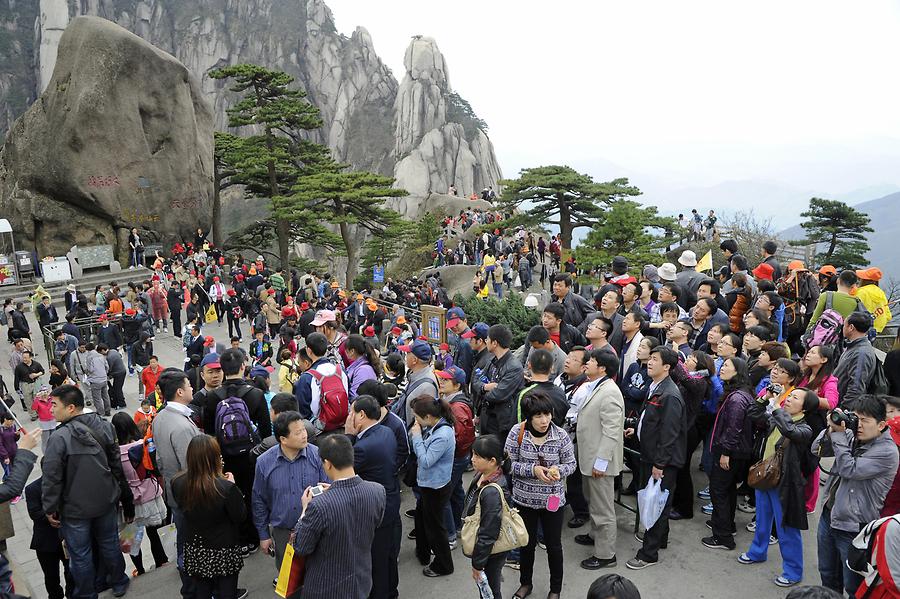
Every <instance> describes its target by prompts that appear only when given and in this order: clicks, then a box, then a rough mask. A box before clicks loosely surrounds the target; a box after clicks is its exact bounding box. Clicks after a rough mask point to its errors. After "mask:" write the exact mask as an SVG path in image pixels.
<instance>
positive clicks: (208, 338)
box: [203, 337, 216, 347]
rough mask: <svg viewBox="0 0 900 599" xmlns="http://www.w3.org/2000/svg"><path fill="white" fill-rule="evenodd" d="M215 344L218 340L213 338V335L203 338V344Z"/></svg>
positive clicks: (208, 345)
mask: <svg viewBox="0 0 900 599" xmlns="http://www.w3.org/2000/svg"><path fill="white" fill-rule="evenodd" d="M215 344H216V340H215V339H213V338H212V337H207V338H206V339H204V340H203V345H204V346H206V347H212V346H213V345H215Z"/></svg>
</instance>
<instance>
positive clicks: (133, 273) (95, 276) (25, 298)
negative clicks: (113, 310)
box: [0, 267, 153, 318]
mask: <svg viewBox="0 0 900 599" xmlns="http://www.w3.org/2000/svg"><path fill="white" fill-rule="evenodd" d="M152 274H153V271H151V270H150V269H149V268H144V267H140V268H135V269H134V270H129V269H125V270H121V271H119V272H110V271H109V270H106V269H96V270H93V271H89V272H86V273H84V275H83V276H82V277H81V278H80V279H77V280H74V279H73V280H69V281H58V282H54V283H47V284H46V285H44V291H46V292H47V293H48V294H49V295H50V298H51V301H52V303H53V305H54V306H56V309H57V310H58V311H59V313H60V318H62V316H63V312H64V310H65V297H64V296H65V293H66V287H67V286H68V285H70V284H73V283H74V285H75V288H76V289H77V290H78V292H79V293H83V294H85V296H87V297H88V298H89V301H93V298H92V297H91V296H92V294H93V292H94V287H96V286H97V285H101V284H102V285H104V286H109V283H110V282H111V281H115V282H116V283H118V284H119V285H120V286H121V287H125V286H127V285H128V283H131V282H134V283H137V282H140V281H145V280H147V279H149V278H150V277H151V276H152ZM38 285H43V283H42V282H41V280H40V278H36V279H35V281H34V282H32V283H28V284H25V285H9V286H5V287H0V306H2V305H3V303H4V302H5V301H6V299H7V298H12V300H13V303H16V302H19V301H21V302H24V303H25V307H26V309H30V305H31V303H30V298H31V295H32V294H33V293H34V291H35V289H37V287H38Z"/></svg>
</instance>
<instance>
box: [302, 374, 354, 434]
mask: <svg viewBox="0 0 900 599" xmlns="http://www.w3.org/2000/svg"><path fill="white" fill-rule="evenodd" d="M307 372H309V374H310V375H311V376H312V377H313V378H314V379H316V382H317V383H318V384H319V414H318V416H317V417H316V420H318V421H319V422H320V423H321V426H322V427H323V428H322V431H323V432H329V431H333V430H336V429H339V428H341V427H342V426H344V424H345V423H346V422H347V415H348V414H349V413H350V398H349V397H348V396H347V388H346V387H345V386H344V379H343V377H342V376H341V374H342V373H341V367H340V366H338V365H336V364H335V366H334V374H322V373H321V372H319V371H318V370H315V369H313V368H310V369H309V370H308V371H307Z"/></svg>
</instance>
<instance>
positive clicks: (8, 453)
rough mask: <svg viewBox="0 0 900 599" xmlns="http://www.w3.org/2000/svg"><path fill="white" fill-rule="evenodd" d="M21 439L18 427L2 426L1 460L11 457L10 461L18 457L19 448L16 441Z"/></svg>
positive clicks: (0, 432) (0, 429) (0, 438)
mask: <svg viewBox="0 0 900 599" xmlns="http://www.w3.org/2000/svg"><path fill="white" fill-rule="evenodd" d="M18 440H19V433H17V432H16V427H15V425H13V427H12V428H8V427H5V426H0V460H6V459H9V461H10V462H12V461H13V459H14V458H15V457H16V451H17V450H18V449H19V447H18V445H16V441H18Z"/></svg>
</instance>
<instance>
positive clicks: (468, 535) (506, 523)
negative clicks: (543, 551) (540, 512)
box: [459, 483, 528, 557]
mask: <svg viewBox="0 0 900 599" xmlns="http://www.w3.org/2000/svg"><path fill="white" fill-rule="evenodd" d="M488 487H494V488H496V489H497V492H498V493H500V503H501V505H502V508H501V510H502V511H501V522H500V534H499V535H497V540H496V541H494V546H493V547H492V548H491V555H496V554H497V553H503V552H505V551H509V550H511V549H515V548H517V547H524V546H525V545H527V544H528V529H526V528H525V521H524V520H522V516H520V515H519V510H517V509H515V508H511V507H509V504H508V503H507V502H506V495H505V494H504V493H503V489H502V488H500V485H498V484H497V483H489V484H487V485H485V486H484V488H483V489H481V491H479V492H478V500H477V503H476V504H475V513H474V514H472V515H471V516H466V517H465V518H464V519H463V527H462V531H461V532H460V534H459V538H460V543H461V544H462V550H463V554H464V555H465V556H467V557H471V555H472V552H473V551H474V550H475V541H476V540H477V539H478V527H479V526H480V525H481V492H482V491H484V489H486V488H488Z"/></svg>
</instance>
